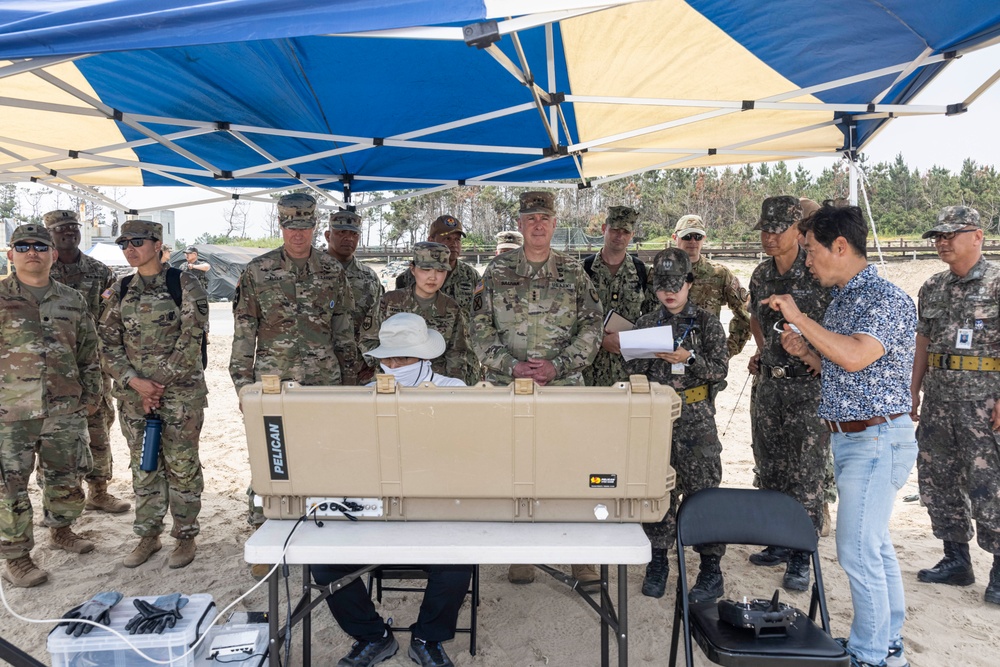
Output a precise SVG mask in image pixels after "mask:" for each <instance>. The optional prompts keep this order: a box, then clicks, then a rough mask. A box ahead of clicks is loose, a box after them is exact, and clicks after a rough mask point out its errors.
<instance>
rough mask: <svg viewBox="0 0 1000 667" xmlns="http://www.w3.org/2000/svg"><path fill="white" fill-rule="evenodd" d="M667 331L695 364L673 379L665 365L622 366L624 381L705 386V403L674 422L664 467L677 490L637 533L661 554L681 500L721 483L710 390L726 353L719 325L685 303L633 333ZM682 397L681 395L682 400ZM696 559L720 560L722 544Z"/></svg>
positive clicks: (725, 366) (673, 531) (670, 539)
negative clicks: (656, 518)
mask: <svg viewBox="0 0 1000 667" xmlns="http://www.w3.org/2000/svg"><path fill="white" fill-rule="evenodd" d="M661 326H671V327H672V329H673V334H674V337H675V340H676V341H677V342H678V347H683V348H684V349H687V350H691V351H692V352H694V353H695V359H694V361H693V362H691V364H690V365H686V366H684V372H683V373H681V374H674V373H673V372H672V371H671V364H669V363H668V362H666V361H664V360H662V359H633V360H632V361H629V362H626V364H625V366H626V368H627V370H628V372H629V374H630V375H635V374H639V375H645V376H646V377H647V378H649V380H650V381H651V382H659V383H660V384H663V385H666V386H669V387H672V388H673V389H674V391H676V392H678V394H681V393H682V392H683V391H684V390H688V389H695V388H698V387H706V386H708V387H707V388H708V393H707V398H704V399H702V400H693V401H692V402H690V403H688V402H687V401H686V400H685V404H684V405H683V407H682V408H681V415H680V417H678V418H677V421H675V422H674V426H673V439H672V441H671V444H670V465H671V466H673V468H674V470H675V471H676V472H677V484H676V486H675V487H674V489H673V490H672V491H671V492H670V509H669V510H668V511H667V514H666V516H664V517H663V520H662V521H660V522H659V523H644V524H642V528H643V530H644V531H646V536H647V537H649V541H650V543H651V545H652V547H653V548H654V549H667V548H669V547H671V546H672V545H673V544H674V543H675V538H676V536H677V507H678V505H679V504H680V501H681V499H682V498H683V497H685V496H687V495H689V494H692V493H694V492H695V491H700V490H701V489H709V488H715V487H717V486H719V484H720V483H721V482H722V443H721V442H720V441H719V433H718V429H717V427H716V425H715V394H714V392H713V391H711V387H710V385H712V384H716V383H719V382H721V381H722V380H724V379H725V377H726V374H727V373H728V372H729V352H728V350H727V348H726V331H725V329H723V328H722V324H721V323H720V322H719V319H718V318H717V317H716V316H714V315H713V314H712V313H710V312H708V311H707V310H706V309H704V308H700V307H698V306H696V305H695V304H694V303H693V302H691V301H690V300H689V301H688V302H687V305H686V306H685V307H684V309H683V310H682V311H681V312H680V313H678V314H676V315H674V314H672V313H670V311H668V310H667V309H666V308H664V307H663V306H662V305H661V306H660V307H659V308H658V309H657V310H656V311H654V312H652V313H648V314H646V315H643V316H642V317H640V318H639V321H638V322H636V325H635V328H636V329H648V328H650V327H661ZM682 397H683V395H682ZM696 551H698V552H699V553H701V554H704V555H712V556H722V555H723V554H724V553H725V552H726V546H725V545H724V544H710V545H702V546H700V547H697V548H696Z"/></svg>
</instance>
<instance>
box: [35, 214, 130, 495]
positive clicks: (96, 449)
mask: <svg viewBox="0 0 1000 667" xmlns="http://www.w3.org/2000/svg"><path fill="white" fill-rule="evenodd" d="M42 220H43V221H44V222H45V227H46V229H48V230H49V232H50V233H51V234H52V239H53V241H54V242H55V248H56V251H57V252H58V253H59V257H58V259H57V260H56V261H55V263H54V264H53V265H52V273H51V276H52V277H53V278H55V279H56V280H58V281H59V282H61V283H62V284H63V285H68V286H69V287H72V288H73V289H75V290H76V291H78V292H79V293H80V294H82V295H83V298H84V299H85V300H86V302H87V308H88V309H89V310H90V315H91V317H93V318H94V326H95V327H96V326H97V323H98V322H99V321H100V319H101V308H102V307H103V305H104V302H103V300H102V299H101V294H102V293H103V292H104V290H106V289H108V288H109V287H111V285H113V284H114V282H115V274H114V272H113V271H112V270H111V269H110V268H108V267H107V266H106V265H105V264H104V263H103V262H101V261H99V260H96V259H94V258H92V257H88V256H87V255H85V254H83V253H82V252H80V221H79V220H78V219H77V216H76V212H75V211H69V210H57V211H49V212H48V213H46V214H45V215H44V216H42ZM114 421H115V408H114V406H113V405H112V404H111V378H110V377H109V376H108V375H105V376H104V385H103V390H102V392H101V404H100V407H99V408H98V410H97V412H95V413H94V414H92V415H89V416H88V417H87V431H88V432H89V433H90V454H91V456H92V457H93V459H94V467H93V469H92V470H91V471H90V472H89V473H88V474H87V478H86V479H87V485H88V486H89V487H90V493H89V494H88V495H87V509H89V510H101V511H103V512H110V513H112V514H120V513H121V512H127V511H128V510H129V508H130V507H132V505H131V504H130V503H128V502H126V501H124V500H121V499H120V498H116V497H115V496H113V495H112V494H110V493H108V483H109V482H110V481H111V477H112V474H113V470H114V465H113V456H112V452H111V438H110V436H109V432H110V430H111V425H112V424H113V423H114Z"/></svg>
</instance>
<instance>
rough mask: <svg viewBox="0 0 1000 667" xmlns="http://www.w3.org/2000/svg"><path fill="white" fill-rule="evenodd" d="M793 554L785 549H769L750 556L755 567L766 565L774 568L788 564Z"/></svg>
mask: <svg viewBox="0 0 1000 667" xmlns="http://www.w3.org/2000/svg"><path fill="white" fill-rule="evenodd" d="M791 553H792V552H791V551H790V550H788V549H786V548H785V547H767V548H766V549H764V550H763V551H761V552H759V553H755V554H750V562H751V563H753V564H754V565H764V566H765V567H774V566H775V565H781V564H782V563H787V562H788V556H789V554H791Z"/></svg>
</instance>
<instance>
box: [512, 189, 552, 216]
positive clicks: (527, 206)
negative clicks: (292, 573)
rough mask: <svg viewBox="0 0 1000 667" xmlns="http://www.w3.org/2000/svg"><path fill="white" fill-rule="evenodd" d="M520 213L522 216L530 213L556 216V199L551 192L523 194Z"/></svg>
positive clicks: (535, 191) (536, 191) (537, 191)
mask: <svg viewBox="0 0 1000 667" xmlns="http://www.w3.org/2000/svg"><path fill="white" fill-rule="evenodd" d="M518 213H519V214H520V215H527V214H528V213H548V214H549V215H555V214H556V197H555V195H553V194H552V193H551V192H542V191H539V190H534V191H532V192H522V193H521V210H520V211H518Z"/></svg>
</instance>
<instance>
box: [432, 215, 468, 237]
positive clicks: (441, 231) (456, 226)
mask: <svg viewBox="0 0 1000 667" xmlns="http://www.w3.org/2000/svg"><path fill="white" fill-rule="evenodd" d="M448 234H461V235H462V236H465V232H464V231H463V230H462V221H461V220H459V219H458V218H456V217H455V216H453V215H442V216H439V217H438V219H437V220H435V221H434V222H432V223H431V226H430V229H428V230H427V238H431V237H434V236H447V235H448Z"/></svg>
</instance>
